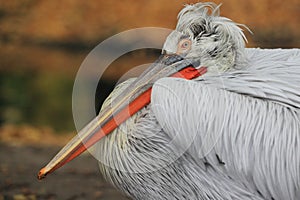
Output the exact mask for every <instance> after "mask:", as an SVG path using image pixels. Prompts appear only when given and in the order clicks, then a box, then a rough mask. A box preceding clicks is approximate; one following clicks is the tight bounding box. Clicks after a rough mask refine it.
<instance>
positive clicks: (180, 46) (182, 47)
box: [177, 39, 192, 53]
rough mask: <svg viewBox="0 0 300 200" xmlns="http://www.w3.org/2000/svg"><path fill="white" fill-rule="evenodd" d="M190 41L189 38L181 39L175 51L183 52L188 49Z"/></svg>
mask: <svg viewBox="0 0 300 200" xmlns="http://www.w3.org/2000/svg"><path fill="white" fill-rule="evenodd" d="M191 45H192V41H191V40H190V39H182V40H181V41H180V42H179V43H178V46H177V53H185V52H186V51H188V50H190V48H191Z"/></svg>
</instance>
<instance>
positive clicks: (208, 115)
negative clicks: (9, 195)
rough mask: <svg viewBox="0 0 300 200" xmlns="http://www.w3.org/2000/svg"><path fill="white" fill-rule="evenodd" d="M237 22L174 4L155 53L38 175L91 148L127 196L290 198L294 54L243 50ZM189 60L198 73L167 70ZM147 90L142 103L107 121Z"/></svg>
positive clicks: (298, 96) (296, 166) (297, 100)
mask: <svg viewBox="0 0 300 200" xmlns="http://www.w3.org/2000/svg"><path fill="white" fill-rule="evenodd" d="M243 27H244V26H242V25H239V24H236V23H234V22H232V21H231V20H229V19H227V18H225V17H221V16H219V6H216V5H215V4H212V3H197V4H194V5H187V6H186V7H184V8H183V9H182V10H181V11H180V13H179V15H178V24H177V26H176V30H174V31H173V32H172V33H171V34H170V35H169V36H168V37H167V39H166V42H165V44H164V47H163V50H162V57H161V59H159V60H158V62H156V63H154V64H153V65H152V66H150V69H148V70H147V71H146V72H145V73H143V74H142V75H141V76H140V77H138V78H137V79H130V80H128V81H125V82H124V83H121V84H120V85H118V86H117V87H116V88H115V90H114V91H113V92H112V94H111V95H110V96H109V97H108V98H107V100H106V102H105V103H104V104H103V107H102V111H101V112H100V114H99V116H97V117H96V118H95V119H94V120H93V121H92V122H91V123H90V124H89V125H88V126H87V127H86V128H84V129H83V130H82V131H81V133H80V134H79V135H80V136H78V137H75V138H74V139H73V140H72V141H71V142H70V143H69V144H68V145H67V146H66V147H65V148H64V149H62V150H61V152H60V153H59V154H58V155H57V156H56V157H54V159H53V160H52V161H50V163H49V164H48V165H47V166H46V167H45V168H43V169H42V170H41V171H40V173H39V176H40V177H43V176H45V175H46V174H48V173H50V172H52V171H54V170H55V169H57V168H59V167H61V166H62V165H64V164H65V163H67V162H68V161H70V160H72V159H73V158H74V157H76V156H78V155H79V154H80V153H81V152H83V151H84V150H85V149H86V148H89V147H90V146H92V145H93V144H95V145H94V147H95V148H94V150H95V152H96V155H97V159H98V160H99V167H100V171H101V173H102V174H103V175H104V177H105V178H106V179H107V180H108V181H109V182H110V183H112V184H113V185H115V186H116V187H117V188H119V189H120V190H122V191H123V192H124V193H125V194H127V195H128V196H130V197H132V198H134V199H200V200H211V199H220V200H223V199H226V200H227V199H228V200H229V199H232V200H233V199H236V200H237V199H249V200H250V199H252V200H282V199H289V200H297V199H300V121H299V119H300V50H299V49H288V50H283V49H258V48H256V49H254V48H253V49H249V48H245V40H246V38H245V37H244V34H243V32H242V29H241V28H243ZM161 65H162V66H161ZM191 66H192V67H193V68H194V69H195V70H199V69H201V67H205V69H206V70H205V73H204V74H198V75H197V76H193V77H192V78H189V79H192V80H186V79H184V78H180V77H177V76H176V77H174V76H173V74H174V73H175V72H176V71H179V70H181V69H184V68H186V67H191ZM157 70H158V73H157ZM200 75H201V76H200ZM170 76H171V77H170ZM149 89H150V90H151V92H150V93H149V104H148V103H145V104H142V105H143V106H140V107H138V109H137V110H136V112H130V116H128V117H126V118H125V117H124V120H123V121H122V123H120V124H119V125H114V126H112V125H110V126H109V125H107V124H111V120H112V113H114V112H117V113H119V115H120V116H124V114H122V109H123V110H124V109H127V108H126V106H127V105H128V101H129V106H132V105H133V104H134V105H135V104H136V101H134V100H131V99H138V98H139V96H142V95H143V94H144V92H145V91H147V90H149ZM150 101H151V103H150ZM146 102H147V101H146ZM120 113H121V114H120ZM117 118H118V117H117ZM122 119H123V118H122ZM106 127H109V128H106ZM97 134H98V136H97V137H94V136H95V135H97ZM93 137H94V139H93ZM91 138H92V139H91ZM91 140H93V141H92V142H91ZM83 146H84V147H83Z"/></svg>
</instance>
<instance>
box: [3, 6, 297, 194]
mask: <svg viewBox="0 0 300 200" xmlns="http://www.w3.org/2000/svg"><path fill="white" fill-rule="evenodd" d="M195 2H198V1H191V0H185V1H183V0H176V1H174V0H151V1H150V0H140V1H134V0H123V1H116V0H113V1H105V0H98V1H81V0H65V1H58V0H52V1H50V0H17V1H6V0H0V94H1V95H0V159H1V161H0V200H2V199H114V198H115V199H121V198H124V199H126V197H124V196H122V195H121V194H120V193H118V192H117V191H115V190H114V188H113V187H112V186H110V185H108V184H106V183H105V182H104V181H103V178H102V177H101V175H100V174H99V173H98V170H97V164H96V161H95V160H93V159H91V158H90V157H89V156H85V155H84V156H82V158H78V159H77V160H75V161H74V162H73V163H72V164H70V166H66V167H65V168H64V169H61V170H60V171H58V172H57V173H56V174H54V175H52V176H50V177H49V178H47V179H46V180H43V181H37V180H36V173H37V171H38V170H39V168H40V167H42V166H43V165H44V164H46V162H47V161H48V160H49V159H50V158H51V157H52V156H53V155H54V154H55V153H56V151H57V150H58V149H59V147H60V146H62V145H63V144H65V143H66V141H67V140H68V139H69V138H70V137H72V134H75V132H76V130H75V126H74V123H73V118H72V87H73V82H74V80H75V76H76V73H77V71H78V69H79V67H80V65H81V63H82V62H83V60H84V58H85V57H86V56H87V54H88V53H89V52H90V51H91V50H92V49H93V48H94V47H95V46H97V45H98V44H99V43H100V42H101V41H103V40H105V39H106V38H108V37H110V36H112V35H114V34H116V33H119V32H122V31H125V30H128V29H133V28H138V27H148V26H151V27H165V28H170V29H174V28H175V25H176V17H177V13H178V12H179V10H180V9H182V6H183V5H184V4H186V3H195ZM214 2H215V3H217V4H219V3H222V4H223V5H222V7H221V15H222V16H226V17H228V18H230V19H232V20H233V21H235V22H238V23H241V24H245V25H247V26H248V27H249V28H250V29H251V31H252V32H253V35H251V34H249V33H248V32H246V35H247V38H248V40H249V43H248V44H247V46H248V47H261V48H279V47H281V48H299V47H300V28H299V26H300V22H299V19H300V1H299V0H289V2H288V3H287V2H284V1H282V0H249V1H240V0H223V1H220V0H216V1H214ZM158 54H159V51H157V50H149V49H147V50H138V51H134V52H131V53H128V54H126V55H124V56H122V57H121V58H119V59H118V60H116V61H115V62H114V63H112V65H111V66H110V67H109V68H108V69H107V70H106V71H105V74H104V76H103V77H102V80H101V82H100V83H99V85H100V93H99V94H98V95H97V101H96V102H97V106H96V109H99V105H100V104H101V102H102V101H103V99H104V98H105V97H106V96H107V94H108V93H109V92H110V91H111V90H112V88H113V87H114V84H115V82H116V81H117V80H118V79H119V78H120V77H121V76H122V74H124V73H126V72H127V71H128V70H129V69H130V68H131V67H133V66H137V65H139V64H143V63H148V62H151V61H154V60H155V58H156V57H157V56H158Z"/></svg>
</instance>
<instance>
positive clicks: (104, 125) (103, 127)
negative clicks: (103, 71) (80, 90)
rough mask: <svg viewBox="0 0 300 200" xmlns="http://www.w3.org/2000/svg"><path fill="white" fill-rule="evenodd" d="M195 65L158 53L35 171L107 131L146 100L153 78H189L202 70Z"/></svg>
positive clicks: (48, 170)
mask: <svg viewBox="0 0 300 200" xmlns="http://www.w3.org/2000/svg"><path fill="white" fill-rule="evenodd" d="M199 65H200V63H199V62H196V61H195V60H188V59H183V58H182V57H181V56H179V55H177V54H173V55H162V56H160V58H159V59H158V60H157V61H156V62H155V63H153V64H152V65H151V66H150V67H149V68H148V69H147V70H146V71H145V72H144V73H142V74H141V75H140V76H139V77H138V78H137V79H136V80H135V81H134V82H133V83H131V84H130V85H129V86H128V87H127V88H126V89H125V90H124V91H123V92H121V94H120V95H118V96H117V97H116V98H115V100H114V102H113V104H111V106H108V107H106V108H105V109H103V110H102V111H101V112H100V113H99V115H98V116H96V117H95V118H94V119H93V120H92V121H91V122H90V123H89V124H88V125H87V126H85V127H84V128H83V129H82V130H81V131H80V132H79V133H78V134H77V135H76V136H75V137H74V138H73V139H72V140H71V141H69V142H68V143H67V144H66V146H65V147H63V148H62V149H61V150H60V151H59V152H58V154H57V155H56V156H55V157H54V158H53V159H52V160H51V161H50V162H49V163H48V164H47V165H46V166H45V167H44V168H42V169H41V170H40V171H39V173H38V179H42V178H44V177H45V176H46V175H47V174H49V173H51V172H53V171H55V170H56V169H58V168H60V167H61V166H63V165H64V164H66V163H67V162H69V161H71V160H72V159H74V158H75V157H77V156H79V155H80V154H81V153H82V152H84V151H85V150H86V149H87V148H89V147H91V146H92V145H93V144H95V143H96V142H97V141H99V140H100V139H101V138H103V137H104V136H106V135H108V134H109V133H111V132H112V131H113V130H114V129H116V128H117V127H118V125H119V124H121V123H123V122H124V121H126V120H127V119H128V118H130V117H131V116H132V115H133V114H135V113H136V112H137V111H139V110H140V109H141V108H143V107H144V106H146V105H147V104H149V103H150V97H151V88H152V85H153V83H154V82H155V81H157V80H158V79H160V78H162V77H167V76H174V77H182V78H186V79H193V78H195V77H198V76H200V75H202V74H204V73H205V72H206V68H204V67H201V68H198V67H199Z"/></svg>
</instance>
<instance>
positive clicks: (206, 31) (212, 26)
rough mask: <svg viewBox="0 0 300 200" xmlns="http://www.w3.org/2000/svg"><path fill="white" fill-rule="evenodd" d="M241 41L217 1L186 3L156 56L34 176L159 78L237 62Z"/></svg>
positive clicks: (74, 150)
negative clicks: (112, 101)
mask: <svg viewBox="0 0 300 200" xmlns="http://www.w3.org/2000/svg"><path fill="white" fill-rule="evenodd" d="M244 41H245V36H244V34H243V32H242V30H241V29H240V28H239V26H238V24H236V23H234V22H232V21H231V20H229V19H227V18H224V17H220V16H219V6H216V5H215V4H212V3H197V4H195V5H187V6H186V7H185V8H183V9H182V10H181V12H180V13H179V15H178V24H177V26H176V30H174V31H173V32H171V33H170V35H169V36H168V37H167V39H166V42H165V43H164V46H163V50H162V55H161V56H160V58H159V59H158V60H157V61H156V62H155V63H153V64H152V65H151V66H150V67H149V68H148V69H147V70H146V71H145V72H144V73H142V74H141V75H140V77H138V78H137V79H136V80H135V81H133V82H131V83H130V84H129V85H128V86H127V87H126V89H124V90H123V91H122V92H120V93H119V94H118V96H117V97H115V98H114V103H113V104H111V106H107V107H106V108H104V109H103V110H101V112H100V113H99V115H98V116H97V117H96V118H95V119H93V120H92V121H91V122H90V123H89V124H88V125H87V126H86V127H85V128H83V129H82V130H81V131H80V132H79V133H78V135H77V136H75V137H74V138H73V139H72V140H71V141H70V142H69V143H68V144H67V145H66V146H65V147H64V148H63V149H62V150H61V151H60V152H59V153H58V154H57V155H56V156H55V157H54V158H53V159H52V160H51V161H50V162H49V163H48V164H47V165H46V166H45V167H44V168H43V169H41V171H40V172H39V175H38V177H39V178H43V177H45V175H46V174H48V173H50V172H53V171H54V170H55V169H57V168H59V167H61V166H63V165H64V164H65V163H67V162H69V161H70V160H72V159H73V158H75V157H77V156H78V155H80V154H81V153H82V152H84V151H85V150H86V149H87V148H89V147H91V146H92V145H93V144H95V143H96V142H98V141H99V140H100V139H101V138H103V137H104V136H106V135H108V134H110V133H111V132H112V131H113V130H115V129H116V128H118V127H119V125H120V124H121V123H123V122H124V121H125V120H127V119H129V118H130V117H131V116H132V115H133V114H135V113H136V112H137V111H139V109H141V108H143V107H144V106H145V105H147V103H149V102H150V95H149V94H150V93H149V92H151V87H152V85H153V84H154V82H155V81H157V80H158V79H160V78H162V77H167V76H174V75H176V74H177V72H178V71H180V72H182V71H183V70H185V69H189V70H186V71H185V72H186V73H189V75H188V76H185V75H184V77H185V78H187V77H189V78H188V79H192V78H194V77H195V76H199V75H201V74H203V73H200V70H201V66H204V67H206V69H207V71H208V72H210V73H213V72H217V73H219V72H223V71H226V70H228V69H231V68H233V67H236V66H241V65H240V63H241V62H242V61H243V60H244V44H245V43H244ZM191 68H193V69H195V70H196V74H195V70H192V69H191ZM190 73H193V74H192V75H191V74H190ZM176 76H177V75H176ZM177 77H178V76H177ZM145 100H146V101H145ZM141 102H142V103H141ZM127 111H128V112H127Z"/></svg>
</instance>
